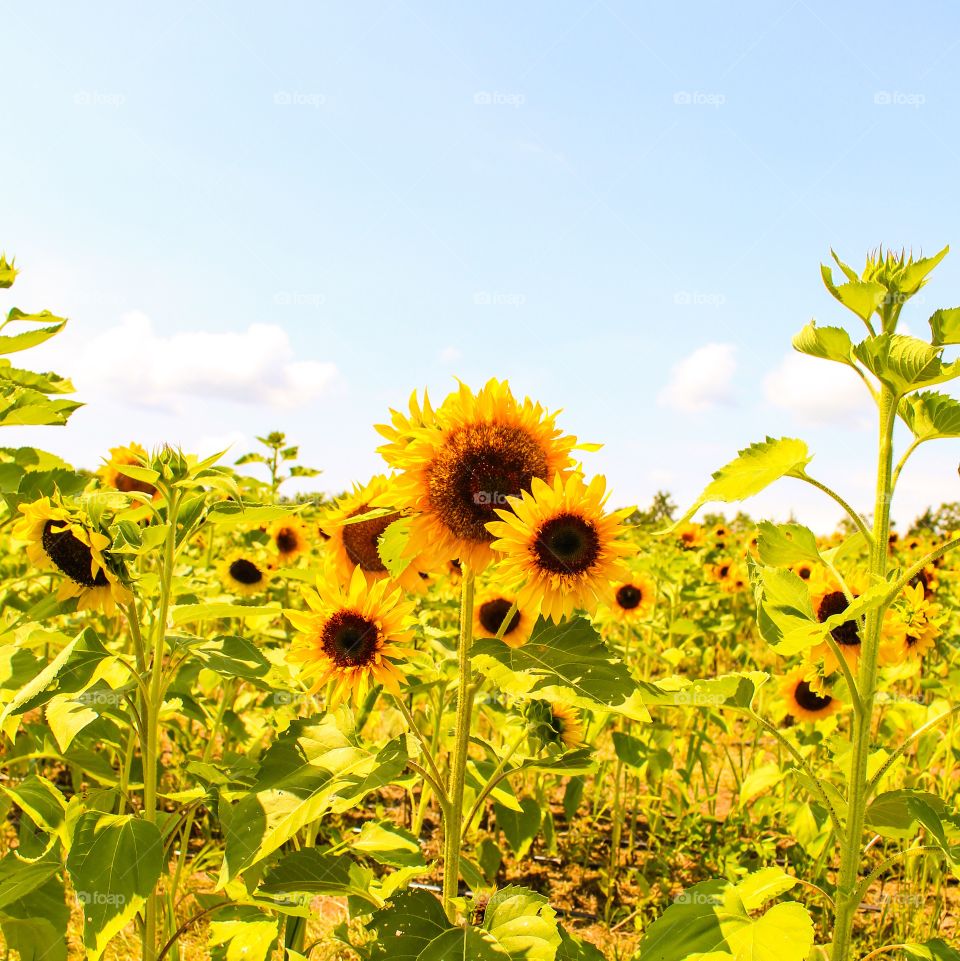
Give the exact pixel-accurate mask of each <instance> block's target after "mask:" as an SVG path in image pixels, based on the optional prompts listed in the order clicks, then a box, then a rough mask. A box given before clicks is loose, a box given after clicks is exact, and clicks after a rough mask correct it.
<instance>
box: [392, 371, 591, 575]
mask: <svg viewBox="0 0 960 961" xmlns="http://www.w3.org/2000/svg"><path fill="white" fill-rule="evenodd" d="M397 416H398V415H396V414H395V415H394V427H392V428H391V427H380V428H378V429H379V430H380V432H381V433H382V434H384V436H386V437H387V438H388V439H389V440H390V443H389V444H386V445H385V446H383V447H381V448H379V450H380V453H381V454H382V455H383V457H384V458H385V460H386V461H387V463H389V464H390V465H391V466H392V467H394V468H396V469H398V470H399V471H401V472H402V473H401V474H400V476H399V477H398V478H397V495H398V497H397V503H396V505H395V506H397V507H398V508H399V509H401V510H404V511H406V512H409V513H410V514H412V518H411V527H410V541H409V545H408V548H407V551H408V553H409V554H410V555H411V556H413V555H424V556H425V557H427V558H428V559H429V560H430V562H431V566H432V567H435V568H439V567H441V566H442V565H443V564H444V563H445V562H447V561H450V560H452V559H453V558H459V559H460V560H461V561H462V562H463V563H465V564H467V565H468V566H469V567H470V568H472V569H473V570H475V571H479V570H483V568H484V567H486V565H487V564H488V563H489V562H490V561H491V560H493V552H492V551H491V549H490V542H491V541H492V540H493V537H492V535H491V534H490V532H489V531H488V529H487V524H488V522H490V521H492V520H495V518H496V512H497V509H498V508H503V507H506V506H507V501H508V498H510V497H517V496H519V495H520V494H521V493H523V492H524V491H529V490H530V485H531V483H532V482H533V481H534V480H535V479H540V480H543V481H547V482H552V481H553V478H554V477H555V476H557V475H558V474H566V472H567V471H569V470H570V469H571V468H572V466H573V461H572V458H571V454H570V452H571V451H572V450H573V448H574V445H575V444H576V438H575V437H571V436H569V435H564V434H563V433H562V432H561V431H560V430H559V429H558V428H557V426H556V423H555V416H556V415H555V414H551V413H548V412H547V411H545V410H544V409H543V407H541V406H540V404H535V403H533V401H531V400H529V399H525V400H524V401H523V402H522V403H521V402H519V401H517V400H516V399H515V398H514V396H513V394H512V393H511V391H510V387H509V385H508V384H507V383H506V382H503V383H501V382H500V381H497V380H490V381H489V382H488V383H487V384H486V386H484V387H483V388H482V389H481V390H480V391H478V392H477V393H476V394H475V393H473V391H472V390H470V388H469V387H467V386H466V385H465V384H461V385H460V389H459V391H457V392H455V393H453V394H450V396H449V397H447V399H446V400H445V401H444V402H443V404H442V405H441V407H440V408H439V409H438V410H437V412H436V415H435V418H434V419H433V420H432V422H430V423H425V425H424V426H420V427H417V426H416V425H415V424H413V423H407V422H404V424H405V425H406V426H404V425H401V426H400V427H397V426H396V425H397Z"/></svg>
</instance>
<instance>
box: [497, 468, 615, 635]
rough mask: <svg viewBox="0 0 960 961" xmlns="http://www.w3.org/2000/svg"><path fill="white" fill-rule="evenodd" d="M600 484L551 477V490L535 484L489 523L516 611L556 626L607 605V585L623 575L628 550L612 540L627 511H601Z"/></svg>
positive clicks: (603, 495)
mask: <svg viewBox="0 0 960 961" xmlns="http://www.w3.org/2000/svg"><path fill="white" fill-rule="evenodd" d="M608 497H609V494H608V493H607V492H606V480H605V479H604V478H603V477H600V476H597V477H594V478H593V480H591V481H590V484H589V485H587V484H585V483H584V480H583V476H582V475H580V474H571V475H570V476H569V477H568V478H567V479H566V480H564V479H563V478H561V477H560V476H559V475H557V476H556V477H555V478H554V481H553V486H551V485H549V484H546V483H544V482H543V481H542V480H540V479H539V478H535V479H534V481H533V484H532V493H528V492H526V491H524V493H523V495H522V496H521V497H511V498H509V499H508V500H509V504H510V507H511V510H498V511H497V514H498V515H499V517H500V518H501V519H500V520H499V521H493V522H491V523H490V524H488V525H487V526H488V528H489V529H490V532H491V533H492V534H493V535H494V536H495V537H496V538H498V539H497V540H495V541H494V542H493V549H494V550H496V551H498V552H500V553H501V554H502V555H503V559H502V560H501V561H500V566H499V568H498V570H499V571H500V572H501V575H502V576H503V578H504V579H505V580H507V581H508V582H510V583H513V582H514V581H517V582H520V581H523V582H524V583H523V587H522V588H521V589H520V591H519V593H518V595H517V599H518V602H519V604H520V607H521V608H522V609H529V610H531V611H536V612H539V613H541V614H543V616H544V617H548V618H551V619H552V620H553V621H559V620H560V619H561V618H563V617H565V616H569V615H571V614H573V612H574V611H575V610H577V609H578V608H580V609H582V610H584V611H586V612H587V613H589V614H592V613H594V612H595V611H596V609H597V607H598V605H599V604H601V603H607V604H609V603H611V602H612V599H613V598H612V594H613V586H614V584H615V583H621V584H622V583H624V582H625V581H626V580H628V579H629V578H630V572H629V571H628V570H627V569H626V567H625V566H624V564H623V561H622V558H623V557H624V555H626V554H627V553H629V552H630V551H631V550H633V548H632V547H631V545H629V544H627V543H625V542H623V541H619V540H617V538H618V536H619V535H620V534H621V533H622V532H623V529H624V528H623V525H622V523H621V522H622V521H623V519H624V518H625V517H627V516H628V515H629V514H630V511H631V508H622V509H620V510H617V511H612V512H610V513H605V512H604V505H605V504H606V501H607V499H608Z"/></svg>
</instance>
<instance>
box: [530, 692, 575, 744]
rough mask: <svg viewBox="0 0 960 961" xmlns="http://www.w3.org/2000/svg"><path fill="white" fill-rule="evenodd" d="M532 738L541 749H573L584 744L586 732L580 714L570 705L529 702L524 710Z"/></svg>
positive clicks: (550, 702) (537, 701)
mask: <svg viewBox="0 0 960 961" xmlns="http://www.w3.org/2000/svg"><path fill="white" fill-rule="evenodd" d="M523 716H524V718H525V719H526V721H527V725H528V728H529V731H530V738H531V740H532V741H534V742H535V743H536V744H537V745H538V746H539V747H540V748H544V747H545V748H547V749H550V748H553V749H555V750H556V749H557V748H560V749H564V748H567V749H572V748H577V747H580V746H581V745H582V744H583V739H584V730H583V722H582V721H581V719H580V712H579V711H578V710H577V709H576V708H574V707H571V706H570V705H569V704H561V703H554V702H552V701H543V700H533V701H528V702H527V704H526V705H525V706H524V709H523Z"/></svg>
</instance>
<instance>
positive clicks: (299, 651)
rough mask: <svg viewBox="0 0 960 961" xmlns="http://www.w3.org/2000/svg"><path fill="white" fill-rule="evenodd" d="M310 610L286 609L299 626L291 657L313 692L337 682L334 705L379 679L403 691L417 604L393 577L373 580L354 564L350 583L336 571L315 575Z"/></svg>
mask: <svg viewBox="0 0 960 961" xmlns="http://www.w3.org/2000/svg"><path fill="white" fill-rule="evenodd" d="M303 596H304V599H305V600H306V602H307V606H308V607H309V608H310V610H309V611H287V612H286V616H287V619H288V620H289V621H290V623H291V624H292V625H293V626H294V627H295V628H296V629H297V631H298V632H299V633H298V634H297V636H296V637H295V638H294V641H293V644H292V645H291V648H290V653H289V659H290V660H291V661H292V662H293V663H295V664H300V665H301V666H302V670H303V673H304V676H305V677H306V678H308V679H312V680H313V686H312V687H311V689H310V693H311V694H315V693H316V692H317V691H319V690H320V689H321V688H322V687H323V686H324V684H326V683H327V682H328V681H332V682H333V687H332V690H331V692H330V701H331V705H333V704H338V703H340V702H341V701H342V700H345V699H346V698H348V697H350V696H352V697H353V698H354V699H356V700H360V699H362V698H363V697H364V696H365V695H366V693H367V691H368V690H370V689H371V688H372V687H373V686H374V685H375V684H382V685H383V686H384V687H385V688H386V689H387V690H388V691H389V692H390V693H391V694H395V695H399V693H400V679H401V677H402V674H401V671H400V668H399V665H398V663H397V661H398V660H401V659H403V658H404V657H406V656H407V655H406V653H405V651H404V650H403V647H402V645H404V644H405V643H407V642H408V641H409V640H410V637H411V627H412V624H413V616H412V615H413V604H412V603H410V602H408V601H405V600H404V599H403V591H402V589H401V588H399V587H397V586H396V585H392V584H391V583H390V582H389V581H386V580H380V581H377V582H376V583H374V584H370V583H369V582H368V581H367V578H366V576H365V575H364V572H363V570H362V569H361V568H360V567H355V568H354V569H353V574H352V575H351V577H350V583H349V587H348V588H346V589H344V588H343V587H341V585H340V582H339V580H337V578H336V574H335V571H333V570H330V571H329V572H328V573H327V575H326V576H324V577H321V578H319V579H318V580H317V589H316V591H313V590H310V589H309V588H307V589H305V590H304V592H303Z"/></svg>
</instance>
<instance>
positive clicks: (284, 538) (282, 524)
mask: <svg viewBox="0 0 960 961" xmlns="http://www.w3.org/2000/svg"><path fill="white" fill-rule="evenodd" d="M267 533H268V535H269V536H270V541H271V543H272V544H273V546H274V547H275V548H276V551H277V555H278V557H279V558H280V560H281V562H283V563H285V564H286V563H290V562H291V561H294V560H296V559H297V557H299V556H300V555H301V554H302V553H303V552H304V551H306V550H308V549H309V547H310V534H309V532H308V530H307V525H306V524H304V522H303V520H302V519H301V518H299V517H297V516H296V515H291V516H290V517H278V518H277V520H275V521H274V522H273V523H272V524H271V525H270V527H269V528H268V530H267Z"/></svg>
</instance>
